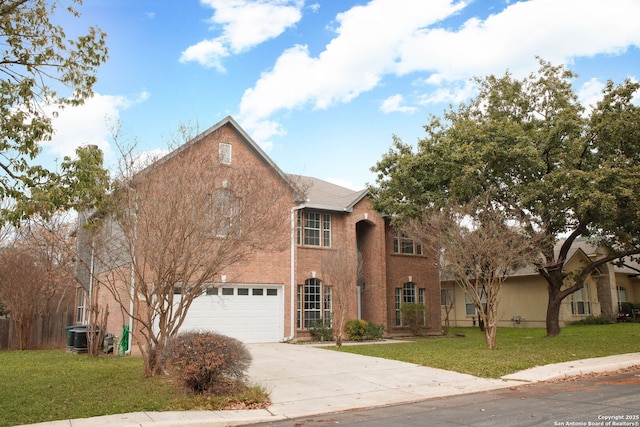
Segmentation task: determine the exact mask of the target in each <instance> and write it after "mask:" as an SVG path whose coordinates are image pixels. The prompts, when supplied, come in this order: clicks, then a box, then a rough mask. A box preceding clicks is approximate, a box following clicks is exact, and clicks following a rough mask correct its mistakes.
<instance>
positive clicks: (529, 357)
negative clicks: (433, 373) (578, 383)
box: [340, 323, 640, 378]
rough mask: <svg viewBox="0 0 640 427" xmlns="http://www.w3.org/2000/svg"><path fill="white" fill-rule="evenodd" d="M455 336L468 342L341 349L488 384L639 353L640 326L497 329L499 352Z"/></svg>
mask: <svg viewBox="0 0 640 427" xmlns="http://www.w3.org/2000/svg"><path fill="white" fill-rule="evenodd" d="M451 334H459V335H464V337H462V336H456V337H453V338H444V337H443V338H421V339H414V340H411V341H410V342H407V343H398V344H370V345H361V346H343V347H342V348H341V349H340V351H346V352H349V353H356V354H364V355H368V356H375V357H382V358H385V359H394V360H400V361H403V362H410V363H416V364H419V365H424V366H430V367H433V368H441V369H447V370H451V371H456V372H462V373H467V374H471V375H475V376H479V377H486V378H499V377H501V376H503V375H507V374H510V373H513V372H517V371H520V370H523V369H527V368H531V367H534V366H539V365H548V364H551V363H559V362H567V361H570V360H578V359H587V358H592V357H603V356H611V355H614V354H622V353H637V352H640V323H618V324H613V325H571V326H567V327H565V328H563V329H562V332H561V333H560V335H559V336H557V337H554V338H545V334H546V332H545V330H544V329H525V328H499V329H498V338H497V347H496V349H495V350H488V349H487V348H486V344H485V338H484V333H483V332H481V331H480V330H479V329H478V328H453V329H452V330H451ZM638 365H640V359H639V360H638Z"/></svg>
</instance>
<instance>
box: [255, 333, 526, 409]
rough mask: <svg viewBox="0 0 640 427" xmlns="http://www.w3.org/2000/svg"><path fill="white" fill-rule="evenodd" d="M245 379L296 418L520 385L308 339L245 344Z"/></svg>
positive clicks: (277, 407) (517, 382)
mask: <svg viewBox="0 0 640 427" xmlns="http://www.w3.org/2000/svg"><path fill="white" fill-rule="evenodd" d="M248 347H249V350H250V351H251V354H252V355H253V363H252V364H251V368H250V369H249V377H250V380H251V381H252V382H254V383H256V384H259V385H262V386H264V387H265V388H266V389H267V390H268V391H269V392H270V393H271V400H272V402H273V403H272V405H271V406H270V407H269V412H271V413H272V414H273V415H276V416H278V415H279V416H286V417H288V418H291V417H299V416H304V415H310V414H319V413H323V412H334V411H342V410H348V409H356V408H367V407H372V406H380V405H389V404H394V403H406V402H414V401H417V400H422V399H428V398H431V397H442V396H450V395H455V394H463V393H472V392H478V391H485V390H493V389H497V388H504V387H511V386H514V385H519V384H522V383H523V382H521V381H505V380H497V379H485V378H477V377H473V376H471V375H466V374H459V373H456V372H450V371H445V370H442V369H434V368H427V367H424V366H420V365H415V364H411V363H404V362H398V361H394V360H385V359H379V358H375V357H368V356H360V355H355V354H349V353H341V352H336V351H331V350H327V349H322V348H318V347H315V346H311V345H308V344H249V345H248Z"/></svg>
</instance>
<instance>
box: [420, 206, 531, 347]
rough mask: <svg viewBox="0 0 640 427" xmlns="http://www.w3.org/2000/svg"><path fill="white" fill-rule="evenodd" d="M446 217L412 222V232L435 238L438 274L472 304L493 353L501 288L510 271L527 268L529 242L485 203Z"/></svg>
mask: <svg viewBox="0 0 640 427" xmlns="http://www.w3.org/2000/svg"><path fill="white" fill-rule="evenodd" d="M450 212H454V214H453V216H452V217H449V218H445V217H444V216H443V215H441V214H431V215H429V216H428V217H426V216H425V218H423V219H422V220H421V221H417V220H413V221H411V227H410V228H411V230H412V231H411V233H412V234H414V235H415V236H417V237H418V238H421V239H426V238H433V236H438V240H439V242H440V245H441V248H442V272H443V274H444V275H445V276H448V277H451V278H452V279H453V280H455V281H456V282H457V283H458V284H459V285H460V286H461V287H462V289H463V290H464V292H465V293H466V294H467V296H468V297H469V299H470V300H471V301H472V302H473V305H474V306H475V308H476V311H477V313H478V319H479V320H480V321H481V322H482V323H483V324H484V332H485V335H486V342H487V347H488V348H489V349H494V348H495V346H496V331H497V326H498V321H499V320H500V319H499V316H498V303H499V299H500V293H501V289H502V284H503V283H504V281H505V280H506V279H507V277H508V276H509V274H510V273H512V272H513V271H514V270H516V269H518V268H520V267H522V266H524V265H526V264H530V263H531V262H532V261H533V260H534V259H535V257H536V252H535V251H534V250H533V249H532V247H533V246H532V244H531V241H530V237H528V236H526V235H524V234H523V233H521V231H520V230H519V229H517V228H515V227H513V226H510V225H509V224H508V223H507V221H506V217H507V216H506V215H504V213H503V212H501V211H500V210H499V209H495V208H493V207H492V206H491V204H490V202H488V201H487V199H483V202H482V203H474V204H469V205H467V206H465V207H462V208H457V209H452V210H451V211H450ZM427 218H428V219H427Z"/></svg>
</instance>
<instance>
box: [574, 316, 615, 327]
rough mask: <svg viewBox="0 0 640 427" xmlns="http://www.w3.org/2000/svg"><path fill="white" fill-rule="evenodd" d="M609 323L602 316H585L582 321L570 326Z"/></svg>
mask: <svg viewBox="0 0 640 427" xmlns="http://www.w3.org/2000/svg"><path fill="white" fill-rule="evenodd" d="M610 323H611V322H610V321H609V320H607V319H605V318H603V317H602V316H587V317H585V318H584V319H581V320H578V321H576V322H573V323H572V325H608V324H610Z"/></svg>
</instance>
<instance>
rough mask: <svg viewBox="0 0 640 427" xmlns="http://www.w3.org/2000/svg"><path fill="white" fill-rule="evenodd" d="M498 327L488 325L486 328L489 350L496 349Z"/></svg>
mask: <svg viewBox="0 0 640 427" xmlns="http://www.w3.org/2000/svg"><path fill="white" fill-rule="evenodd" d="M497 329H498V328H497V327H496V325H488V326H485V330H484V332H485V335H486V338H487V348H488V349H489V350H493V349H495V348H496V332H497Z"/></svg>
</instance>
